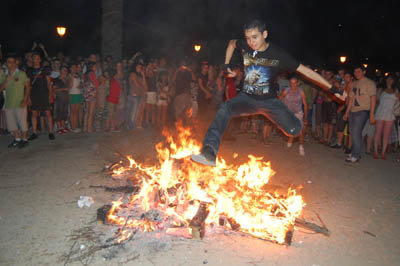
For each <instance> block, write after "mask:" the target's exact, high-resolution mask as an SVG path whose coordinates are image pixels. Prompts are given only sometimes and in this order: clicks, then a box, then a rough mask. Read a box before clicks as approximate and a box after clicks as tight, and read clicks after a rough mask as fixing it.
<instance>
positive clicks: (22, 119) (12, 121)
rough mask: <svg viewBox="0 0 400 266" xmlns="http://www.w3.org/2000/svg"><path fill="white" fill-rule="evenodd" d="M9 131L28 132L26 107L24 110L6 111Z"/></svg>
mask: <svg viewBox="0 0 400 266" xmlns="http://www.w3.org/2000/svg"><path fill="white" fill-rule="evenodd" d="M4 111H5V114H6V121H7V129H8V131H10V132H11V131H15V130H18V128H19V129H20V130H21V131H22V132H25V131H28V122H27V117H28V112H27V109H26V107H24V108H12V109H5V110H4Z"/></svg>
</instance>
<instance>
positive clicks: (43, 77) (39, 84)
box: [26, 67, 50, 96]
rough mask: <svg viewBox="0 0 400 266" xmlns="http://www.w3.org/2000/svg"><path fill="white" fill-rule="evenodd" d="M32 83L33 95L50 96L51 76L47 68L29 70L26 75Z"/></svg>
mask: <svg viewBox="0 0 400 266" xmlns="http://www.w3.org/2000/svg"><path fill="white" fill-rule="evenodd" d="M26 74H27V75H28V77H29V79H30V81H31V85H32V90H31V96H32V95H48V93H49V88H48V87H47V76H50V69H49V68H47V67H41V68H28V70H27V73H26Z"/></svg>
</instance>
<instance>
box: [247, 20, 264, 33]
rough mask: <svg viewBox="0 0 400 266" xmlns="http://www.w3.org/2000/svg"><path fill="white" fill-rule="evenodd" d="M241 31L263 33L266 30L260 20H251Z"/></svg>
mask: <svg viewBox="0 0 400 266" xmlns="http://www.w3.org/2000/svg"><path fill="white" fill-rule="evenodd" d="M243 29H244V30H248V29H258V30H259V31H260V32H264V31H266V30H267V24H266V23H265V22H264V21H262V20H260V19H253V20H250V21H248V22H246V23H245V24H244V26H243Z"/></svg>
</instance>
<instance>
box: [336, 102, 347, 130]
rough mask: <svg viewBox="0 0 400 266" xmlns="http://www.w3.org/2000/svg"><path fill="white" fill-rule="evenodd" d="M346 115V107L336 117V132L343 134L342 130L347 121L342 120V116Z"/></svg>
mask: <svg viewBox="0 0 400 266" xmlns="http://www.w3.org/2000/svg"><path fill="white" fill-rule="evenodd" d="M345 113H346V107H345V108H344V109H343V110H342V111H341V112H340V113H339V114H338V115H337V123H336V126H337V131H338V132H344V129H345V127H346V125H347V121H344V120H343V116H344V114H345Z"/></svg>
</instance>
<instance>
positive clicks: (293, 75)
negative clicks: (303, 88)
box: [289, 74, 299, 81]
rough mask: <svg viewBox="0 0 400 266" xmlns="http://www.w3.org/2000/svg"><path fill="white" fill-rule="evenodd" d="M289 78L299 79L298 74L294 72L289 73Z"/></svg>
mask: <svg viewBox="0 0 400 266" xmlns="http://www.w3.org/2000/svg"><path fill="white" fill-rule="evenodd" d="M291 79H296V80H297V81H299V76H298V75H296V74H291V75H290V76H289V80H291Z"/></svg>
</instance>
